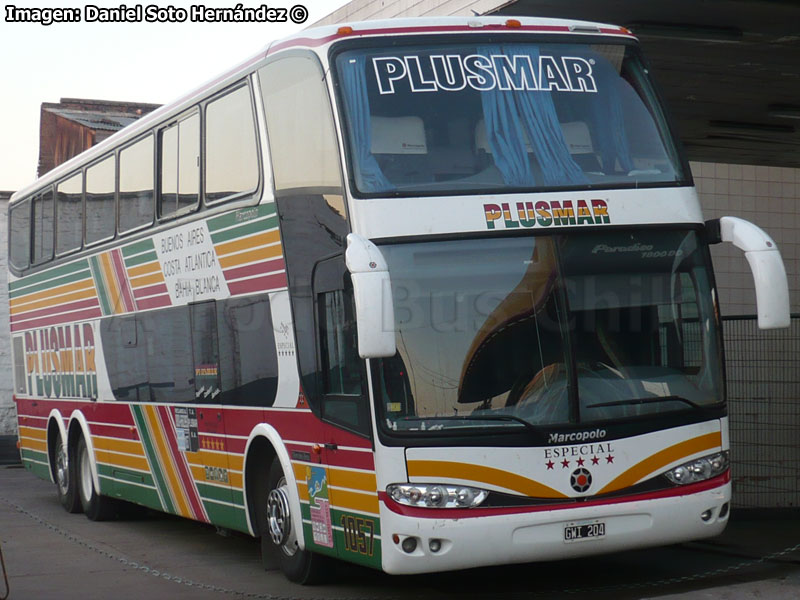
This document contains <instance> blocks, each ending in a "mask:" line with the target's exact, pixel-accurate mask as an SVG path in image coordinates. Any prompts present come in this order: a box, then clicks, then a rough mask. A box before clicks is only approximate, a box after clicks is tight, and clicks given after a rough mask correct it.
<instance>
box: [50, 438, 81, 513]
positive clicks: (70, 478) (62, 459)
mask: <svg viewBox="0 0 800 600" xmlns="http://www.w3.org/2000/svg"><path fill="white" fill-rule="evenodd" d="M56 435H58V434H56ZM53 458H54V459H55V460H54V469H53V475H54V479H55V480H56V491H57V493H58V501H59V502H60V503H61V506H63V507H64V510H66V511H67V512H69V513H79V512H81V499H80V497H79V495H78V485H77V482H76V477H75V466H74V463H73V461H71V460H70V459H69V452H68V451H67V444H66V443H65V442H64V440H63V439H62V437H61V436H60V435H58V440H57V441H56V447H55V452H54V456H53Z"/></svg>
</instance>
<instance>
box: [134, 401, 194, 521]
mask: <svg viewBox="0 0 800 600" xmlns="http://www.w3.org/2000/svg"><path fill="white" fill-rule="evenodd" d="M145 414H146V415H147V420H148V421H149V422H150V429H151V431H152V432H153V435H152V440H153V444H155V446H156V450H157V452H158V455H159V457H160V458H161V465H162V467H163V469H164V475H165V476H166V477H167V480H168V483H169V486H170V491H171V492H172V497H173V499H174V500H175V504H176V508H177V509H178V513H179V514H180V515H181V516H183V517H190V518H191V517H192V513H191V511H190V510H189V502H188V500H187V499H186V495H185V493H184V490H183V487H182V485H181V480H180V477H179V476H178V473H177V472H176V468H175V465H174V464H173V462H172V456H171V455H170V452H169V448H167V441H166V435H165V433H164V430H163V429H162V427H161V419H159V418H158V413H157V412H156V408H155V407H154V406H147V407H145Z"/></svg>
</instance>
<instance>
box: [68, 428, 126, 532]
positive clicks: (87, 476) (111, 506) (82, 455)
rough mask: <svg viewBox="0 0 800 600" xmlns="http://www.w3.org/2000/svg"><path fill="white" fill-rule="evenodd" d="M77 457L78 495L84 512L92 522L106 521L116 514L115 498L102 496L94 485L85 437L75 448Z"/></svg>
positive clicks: (79, 440)
mask: <svg viewBox="0 0 800 600" xmlns="http://www.w3.org/2000/svg"><path fill="white" fill-rule="evenodd" d="M75 456H76V458H77V459H78V460H77V465H76V473H77V478H78V486H77V487H78V495H79V496H80V500H81V506H82V507H83V512H84V513H85V514H86V516H87V517H89V519H91V520H92V521H105V520H107V519H110V518H111V517H113V516H114V515H115V513H116V504H115V502H114V499H113V498H108V497H106V496H101V495H100V493H99V491H98V490H97V489H96V488H95V485H94V476H93V473H92V463H91V461H90V460H89V449H88V448H87V447H86V440H84V439H83V436H81V437H80V439H78V444H77V445H76V447H75Z"/></svg>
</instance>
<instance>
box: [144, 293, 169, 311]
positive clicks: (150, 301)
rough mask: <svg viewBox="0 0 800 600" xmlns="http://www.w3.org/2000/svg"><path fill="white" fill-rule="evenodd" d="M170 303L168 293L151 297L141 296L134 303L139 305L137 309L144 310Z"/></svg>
mask: <svg viewBox="0 0 800 600" xmlns="http://www.w3.org/2000/svg"><path fill="white" fill-rule="evenodd" d="M170 304H171V301H170V299H169V295H168V294H164V295H163V296H153V297H152V298H143V299H141V300H137V301H136V305H137V306H138V307H139V310H146V309H148V308H163V307H164V306H169V305H170Z"/></svg>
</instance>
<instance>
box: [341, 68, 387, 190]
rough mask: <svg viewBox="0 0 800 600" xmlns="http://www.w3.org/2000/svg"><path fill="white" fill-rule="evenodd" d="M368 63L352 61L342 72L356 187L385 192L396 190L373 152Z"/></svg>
mask: <svg viewBox="0 0 800 600" xmlns="http://www.w3.org/2000/svg"><path fill="white" fill-rule="evenodd" d="M365 64H366V59H365V58H364V56H357V57H354V58H351V59H349V60H348V61H347V65H346V66H345V68H344V69H342V72H341V78H342V85H343V86H344V90H345V95H346V96H347V112H348V116H349V119H348V129H349V132H350V140H351V143H352V147H353V151H354V153H355V155H356V156H355V157H354V158H355V161H354V162H355V176H356V185H357V186H358V189H359V190H361V191H362V192H367V193H374V192H385V191H388V190H393V189H394V186H393V185H392V184H391V182H390V181H389V180H388V179H386V176H385V175H384V174H383V171H381V167H380V165H379V164H378V161H377V160H375V157H374V156H373V155H372V151H371V149H372V128H371V127H372V125H371V122H370V116H371V113H370V110H369V97H368V96H367V78H366V75H365V72H364V66H365Z"/></svg>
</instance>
